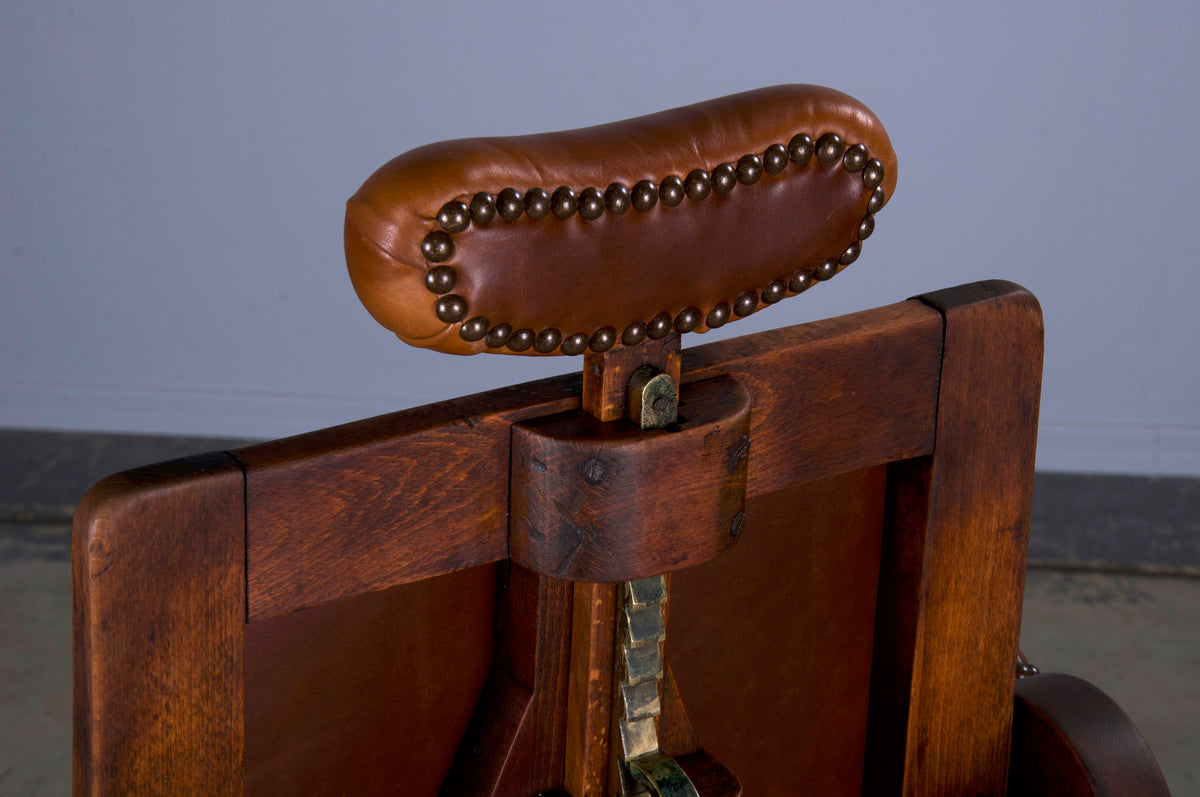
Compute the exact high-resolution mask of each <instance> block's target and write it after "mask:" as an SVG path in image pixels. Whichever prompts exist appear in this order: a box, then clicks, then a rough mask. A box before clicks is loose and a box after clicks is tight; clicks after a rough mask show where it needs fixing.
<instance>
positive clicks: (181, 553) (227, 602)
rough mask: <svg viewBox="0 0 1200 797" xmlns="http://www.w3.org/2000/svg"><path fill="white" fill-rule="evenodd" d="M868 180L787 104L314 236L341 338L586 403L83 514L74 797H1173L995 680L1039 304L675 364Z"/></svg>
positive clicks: (1011, 580)
mask: <svg viewBox="0 0 1200 797" xmlns="http://www.w3.org/2000/svg"><path fill="white" fill-rule="evenodd" d="M895 184H896V159H895V155H894V153H893V151H892V147H891V144H890V142H889V140H888V137H887V135H886V133H885V132H884V130H883V128H882V126H881V125H880V124H879V122H878V120H877V119H876V118H875V117H874V116H873V115H872V114H871V112H870V111H869V110H867V109H866V108H865V107H864V106H862V105H861V104H859V103H858V102H856V101H855V100H853V99H851V98H850V97H847V96H845V95H843V94H840V93H838V92H835V91H831V90H828V89H823V88H819V87H813V86H779V87H774V88H768V89H763V90H759V91H754V92H749V93H746V94H740V95H735V96H732V97H726V98H723V99H719V100H714V101H711V102H707V103H702V104H699V105H694V106H689V107H685V108H679V109H675V110H672V111H667V112H664V113H660V114H654V115H651V116H646V117H641V118H638V119H632V120H628V121H625V122H619V123H616V124H612V125H606V126H601V127H596V128H590V129H586V130H575V131H569V132H563V133H553V134H546V135H539V136H526V137H517V138H492V139H473V140H461V141H451V142H446V143H442V144H435V145H432V146H428V147H423V148H421V149H417V150H414V151H412V152H409V153H407V154H406V155H402V156H400V157H399V158H397V159H395V160H393V161H392V162H391V163H389V164H387V165H385V166H384V167H383V168H381V169H380V170H379V171H378V172H376V173H375V174H374V175H373V176H371V177H370V179H368V180H367V182H366V183H365V184H364V186H363V187H362V188H361V189H360V190H359V191H358V193H357V194H355V196H354V197H353V198H352V199H351V200H350V202H349V204H348V209H347V219H346V251H347V261H348V264H349V269H350V276H351V279H352V282H353V284H354V287H355V289H356V291H357V292H358V295H359V297H360V298H361V299H362V301H363V303H364V304H365V305H366V307H367V309H368V310H369V311H370V312H371V313H372V315H374V316H375V318H376V319H378V320H379V321H380V322H381V323H382V324H383V325H384V326H385V327H387V328H389V329H391V330H392V331H394V332H395V333H396V334H397V335H398V336H399V337H400V338H401V339H402V340H404V341H405V342H408V343H410V344H414V345H420V346H428V347H432V348H434V349H437V350H440V351H443V352H447V353H451V354H475V353H484V352H486V353H489V354H493V355H518V354H519V355H533V356H554V355H561V356H568V357H575V358H576V362H578V363H579V365H580V371H579V372H577V373H576V374H575V375H569V376H564V377H558V378H551V379H545V380H542V381H538V382H533V383H530V384H525V385H519V386H516V387H510V388H504V389H500V390H493V391H490V392H487V393H482V394H479V395H475V396H470V397H466V398H460V399H454V400H451V401H445V402H441V403H438V404H434V405H431V406H427V407H421V408H417V409H412V410H407V411H403V412H398V413H395V414H392V415H386V416H382V417H378V418H372V419H369V420H365V421H360V422H357V423H351V424H348V425H345V426H339V427H335V428H331V429H325V430H322V431H318V432H314V433H311V434H306V435H302V436H299V437H294V438H289V439H285V440H278V441H274V442H270V443H265V444H261V445H255V446H251V447H248V448H244V449H241V450H237V451H231V452H216V453H211V454H207V455H202V456H197V457H192V458H189V459H184V460H180V461H175V462H169V463H165V464H162V465H158V466H153V467H149V468H144V469H140V470H135V471H131V472H128V473H124V474H119V475H117V476H113V477H110V478H109V479H106V480H104V481H102V482H100V483H99V484H98V485H96V486H95V487H94V488H93V489H92V490H91V491H90V492H89V493H88V494H87V496H86V497H85V498H84V500H83V502H82V504H81V505H80V508H79V510H78V513H77V515H76V526H75V536H74V547H73V585H74V611H75V626H74V628H75V670H74V672H75V745H74V786H75V791H76V792H77V793H83V794H172V795H178V794H241V793H246V794H256V795H258V794H288V795H293V794H349V795H368V794H402V795H437V794H442V795H512V796H513V797H534V795H570V796H571V797H583V796H584V795H595V796H606V795H633V794H662V795H693V794H698V795H705V796H707V797H714V796H716V795H722V796H726V795H730V796H731V795H737V794H746V795H750V796H751V797H755V796H757V795H798V794H814V795H826V796H828V795H858V794H869V795H876V794H886V795H899V794H903V795H985V794H987V795H1000V794H1005V793H1006V792H1007V793H1008V794H1121V795H1131V794H1147V795H1150V794H1154V795H1162V794H1167V790H1166V786H1165V784H1164V782H1163V779H1162V775H1161V773H1160V772H1159V770H1158V767H1157V764H1156V763H1155V761H1154V758H1153V756H1152V755H1151V754H1150V752H1149V750H1148V749H1147V748H1146V745H1145V743H1144V742H1143V741H1142V739H1141V737H1140V736H1139V735H1138V733H1137V731H1136V729H1134V728H1133V726H1132V725H1131V724H1130V722H1129V720H1128V718H1127V717H1125V715H1124V714H1122V713H1121V711H1120V709H1119V708H1117V707H1116V706H1115V705H1113V704H1112V703H1111V701H1108V699H1107V698H1105V697H1104V696H1103V695H1101V694H1100V693H1098V692H1097V691H1096V690H1095V689H1094V688H1092V687H1090V686H1088V685H1087V684H1084V683H1083V682H1081V681H1078V680H1076V679H1072V678H1070V677H1069V676H1056V675H1040V674H1038V675H1033V674H1032V673H1034V672H1036V670H1035V668H1033V667H1031V666H1030V665H1028V664H1027V663H1024V662H1019V660H1018V628H1019V621H1020V615H1021V597H1022V587H1023V582H1024V565H1025V551H1026V544H1027V537H1028V519H1029V511H1030V494H1031V489H1032V483H1033V464H1034V444H1035V432H1036V426H1037V410H1038V397H1039V391H1040V371H1041V357H1042V325H1041V318H1040V311H1039V308H1038V304H1037V302H1036V300H1035V299H1034V298H1033V296H1031V295H1030V294H1029V293H1028V292H1027V291H1025V290H1024V289H1022V288H1020V287H1018V286H1016V285H1013V284H1010V283H1006V282H982V283H976V284H972V285H964V286H961V287H958V288H952V289H949V290H944V291H938V292H935V293H930V294H926V295H923V296H921V297H918V298H916V299H911V300H908V301H902V302H899V303H898V304H892V305H889V306H886V307H880V308H877V309H873V310H868V311H865V312H860V313H855V314H853V315H848V316H843V317H840V318H832V319H829V320H825V321H818V322H815V323H809V324H804V325H800V326H793V327H789V328H786V329H777V330H774V331H770V332H763V333H759V334H755V335H750V336H746V337H741V338H734V339H729V340H724V341H720V342H716V343H711V344H708V345H702V346H694V347H689V348H687V349H686V350H681V346H680V340H681V337H682V336H687V333H691V332H704V331H706V330H709V329H713V328H717V327H720V326H723V325H725V324H728V323H733V322H734V321H737V320H738V319H740V318H742V317H745V316H748V315H750V314H752V313H755V312H762V311H764V310H766V309H769V306H770V305H772V304H775V303H776V302H779V301H781V300H784V299H788V298H789V297H792V296H795V295H797V294H800V293H805V292H808V291H816V292H817V293H819V292H822V291H825V290H828V288H827V287H826V286H823V285H821V283H823V282H826V281H828V280H830V279H831V278H833V277H834V276H836V275H837V274H838V273H839V272H840V271H841V270H842V269H843V268H845V267H846V266H848V265H850V264H851V263H853V262H854V261H855V259H856V258H858V256H859V253H860V250H861V248H862V246H863V242H864V241H866V240H867V239H868V238H869V237H870V235H871V233H872V231H873V230H874V227H875V217H876V214H877V213H878V212H880V211H881V210H882V209H883V207H884V205H885V203H886V201H887V200H888V198H889V197H890V196H891V195H892V193H893V190H894V188H895ZM404 378H419V375H414V374H407V375H405V377H404ZM1019 674H1021V675H1029V676H1030V677H1025V678H1021V679H1020V680H1018V675H1019Z"/></svg>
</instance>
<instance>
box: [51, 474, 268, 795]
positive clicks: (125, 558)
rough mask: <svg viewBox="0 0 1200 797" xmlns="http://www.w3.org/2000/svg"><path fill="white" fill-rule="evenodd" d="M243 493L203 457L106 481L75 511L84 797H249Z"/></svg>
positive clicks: (79, 759)
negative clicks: (245, 778)
mask: <svg viewBox="0 0 1200 797" xmlns="http://www.w3.org/2000/svg"><path fill="white" fill-rule="evenodd" d="M243 484H244V480H243V477H242V471H241V468H240V467H239V466H238V464H237V462H236V461H234V459H233V458H232V457H230V456H229V455H227V454H223V453H214V454H206V455H202V456H198V457H191V458H188V459H183V460H177V461H175V462H168V463H164V464H162V465H156V466H153V467H148V468H142V469H140V470H135V471H130V472H127V473H123V474H119V475H117V476H112V477H109V478H108V479H105V480H104V481H102V482H100V483H99V484H97V485H96V486H95V487H93V488H92V489H91V490H90V491H89V492H88V494H87V495H86V496H85V497H84V500H83V502H82V503H81V504H80V506H79V509H78V511H77V512H76V513H75V529H74V537H73V540H72V549H71V580H72V602H73V611H74V615H75V622H74V629H75V638H74V648H75V657H74V658H75V661H74V690H75V700H74V724H75V747H74V775H73V779H74V792H75V793H76V794H96V795H99V794H212V795H218V794H227V795H235V794H237V795H240V794H241V793H242V753H243V749H244V731H243V726H244V723H243V689H242V678H243V675H242V670H243V668H242V656H243V641H244V638H245V623H246V594H245V584H246V575H245V557H246V545H245V491H244V487H243ZM147 574H153V576H154V577H153V578H148V577H147ZM101 717H102V718H103V722H100V721H98V718H101Z"/></svg>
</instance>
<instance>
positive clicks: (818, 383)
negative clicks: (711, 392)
mask: <svg viewBox="0 0 1200 797" xmlns="http://www.w3.org/2000/svg"><path fill="white" fill-rule="evenodd" d="M941 346H942V319H941V317H940V316H939V315H938V314H937V313H936V312H935V311H934V310H932V309H931V308H929V307H927V306H925V305H923V304H922V303H920V302H913V301H910V302H901V303H900V304H893V305H888V306H886V307H879V308H876V309H874V310H867V311H864V312H861V313H854V314H852V315H845V316H840V317H838V318H830V319H826V320H823V321H814V322H812V323H809V324H801V325H798V326H793V327H786V328H784V329H775V330H771V331H769V332H764V333H761V334H759V335H750V336H747V337H742V338H733V339H732V340H727V341H722V342H721V343H715V344H710V345H708V346H701V347H698V348H694V349H691V348H689V349H685V350H684V352H683V382H684V384H685V385H686V384H688V383H690V382H696V381H700V380H702V379H711V378H712V377H714V376H717V375H726V376H730V377H732V378H734V379H736V380H737V381H738V382H739V383H741V384H742V385H744V386H745V387H746V389H747V390H749V391H750V394H751V395H752V396H754V406H753V409H752V410H751V412H750V439H751V440H752V441H753V444H752V450H751V453H750V471H749V474H748V475H747V483H746V491H747V497H751V496H755V495H763V494H765V493H769V492H771V491H773V490H778V489H781V488H783V487H787V486H789V485H792V484H795V483H797V482H802V481H811V480H815V479H821V478H824V477H826V476H832V475H834V474H837V473H847V472H849V471H852V470H857V469H858V468H865V467H869V466H871V465H876V464H879V463H880V462H892V461H895V460H899V459H906V458H909V457H916V456H920V455H922V454H928V453H929V452H930V451H932V450H933V440H934V437H933V432H934V424H933V421H934V417H935V413H936V408H937V395H938V378H939V372H940V370H941V362H940V360H941ZM685 389H686V388H685Z"/></svg>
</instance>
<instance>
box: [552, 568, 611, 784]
mask: <svg viewBox="0 0 1200 797" xmlns="http://www.w3.org/2000/svg"><path fill="white" fill-rule="evenodd" d="M574 591H575V596H574V613H573V617H572V621H571V670H570V686H569V689H568V693H567V727H566V737H565V739H564V741H565V743H566V751H565V756H566V777H565V780H564V784H563V785H564V787H565V789H566V791H567V792H568V793H569V794H571V795H574V797H601V796H602V795H604V794H606V793H607V791H608V775H609V767H610V766H611V761H612V756H613V755H614V753H613V748H612V741H613V737H612V734H611V723H612V711H613V691H612V684H613V677H614V673H613V669H614V666H613V665H614V658H613V657H614V653H615V643H616V618H617V605H618V595H619V594H620V585H619V584H586V583H580V584H576V585H575V587H574Z"/></svg>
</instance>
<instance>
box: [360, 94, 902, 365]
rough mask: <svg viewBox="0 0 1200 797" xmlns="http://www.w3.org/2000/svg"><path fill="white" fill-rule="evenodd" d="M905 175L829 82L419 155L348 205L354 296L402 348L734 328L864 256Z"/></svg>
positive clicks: (607, 342)
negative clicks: (741, 319)
mask: <svg viewBox="0 0 1200 797" xmlns="http://www.w3.org/2000/svg"><path fill="white" fill-rule="evenodd" d="M895 184H896V156H895V153H894V152H893V151H892V146H891V142H890V141H889V140H888V136H887V133H886V132H885V131H884V129H883V126H882V125H881V124H880V122H879V120H878V119H876V118H875V116H874V115H873V114H872V113H871V112H870V111H869V110H868V109H867V108H866V107H865V106H863V105H862V104H861V103H859V102H858V101H856V100H854V99H853V98H851V97H849V96H847V95H845V94H842V93H841V92H838V91H834V90H832V89H827V88H823V87H820V86H806V85H787V86H774V87H771V88H765V89H759V90H757V91H750V92H745V93H743V94H735V95H732V96H728V97H722V98H720V99H715V100H710V101H708V102H702V103H698V104H695V105H689V106H685V107H682V108H676V109H674V110H669V111H663V112H661V113H656V114H651V115H648V116H642V117H638V118H635V119H628V120H626V121H623V122H615V123H612V124H606V125H600V126H597V127H590V128H584V129H579V130H569V131H564V132H559V133H545V134H540V135H530V136H514V137H509V138H473V139H460V140H457V141H446V142H442V143H438V144H430V145H428V146H424V147H420V148H418V149H414V150H411V151H410V152H407V153H405V154H403V155H400V156H399V157H397V158H395V159H393V160H392V161H390V162H389V163H387V164H385V165H384V166H383V167H382V168H380V169H379V170H378V171H376V172H375V173H374V174H373V175H371V177H370V178H368V179H367V181H366V182H365V183H364V184H363V186H362V187H361V188H360V189H359V190H358V191H357V192H356V193H355V194H354V196H353V197H351V198H350V200H349V202H348V203H347V207H346V233H345V234H346V261H347V264H348V267H349V271H350V277H351V280H352V282H353V283H354V288H355V290H356V291H357V293H358V296H359V298H360V299H361V300H362V302H363V304H364V305H365V306H366V307H367V310H368V311H369V312H370V313H371V315H373V316H374V317H375V318H376V320H378V321H379V322H380V323H381V324H383V325H384V326H385V327H387V328H388V329H391V330H392V331H393V332H395V333H396V334H397V335H398V336H399V337H400V338H401V339H402V340H404V341H405V342H406V343H410V344H412V345H414V346H425V347H429V348H433V349H437V350H439V351H444V352H450V353H454V354H474V353H476V352H480V351H493V352H502V353H524V354H534V353H541V354H559V353H564V354H579V353H581V352H582V351H584V350H585V349H587V348H588V347H590V348H592V349H593V350H596V351H602V350H604V349H606V348H609V347H611V346H613V345H619V344H621V343H624V344H625V345H633V344H636V343H637V342H640V340H642V339H644V338H645V337H647V336H649V337H652V338H653V337H662V336H664V335H666V334H669V333H670V332H671V331H672V330H676V331H680V332H689V331H698V332H703V331H705V330H707V329H710V328H713V327H717V326H721V325H722V324H724V323H727V322H728V321H731V320H734V319H736V318H738V317H741V316H745V315H749V314H750V313H752V312H754V311H755V310H757V309H760V308H761V307H763V306H765V305H767V304H772V303H774V302H776V301H779V300H780V299H782V298H785V297H787V296H790V295H794V294H796V293H799V292H801V291H803V290H805V289H807V288H808V287H810V286H811V285H812V284H814V283H815V282H819V281H822V280H825V279H828V278H830V277H832V276H833V275H834V274H836V273H837V272H838V271H839V270H840V269H842V268H844V267H845V266H847V265H849V264H850V263H851V262H853V261H854V259H855V258H857V257H858V253H859V251H860V248H861V242H862V240H864V239H865V238H867V236H869V235H870V234H871V231H872V230H873V229H874V214H875V213H876V212H877V211H879V209H880V208H882V207H883V205H884V204H885V203H886V201H887V199H888V198H890V196H891V194H892V191H893V190H894V188H895Z"/></svg>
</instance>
